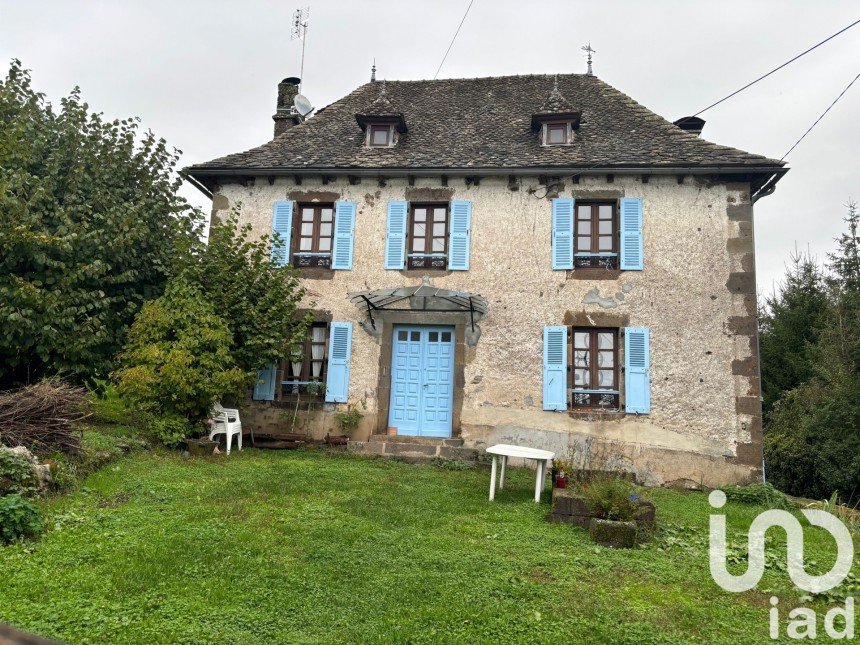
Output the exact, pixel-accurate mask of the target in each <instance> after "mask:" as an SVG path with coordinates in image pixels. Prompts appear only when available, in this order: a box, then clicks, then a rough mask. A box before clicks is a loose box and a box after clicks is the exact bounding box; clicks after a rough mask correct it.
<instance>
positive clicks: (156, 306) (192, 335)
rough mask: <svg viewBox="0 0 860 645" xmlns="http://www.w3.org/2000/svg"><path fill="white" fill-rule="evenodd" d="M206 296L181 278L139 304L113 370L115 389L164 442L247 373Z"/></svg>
mask: <svg viewBox="0 0 860 645" xmlns="http://www.w3.org/2000/svg"><path fill="white" fill-rule="evenodd" d="M215 311H216V309H215V308H214V307H213V306H212V303H211V302H210V301H209V299H208V298H207V297H206V296H205V295H204V294H203V293H202V292H201V291H200V290H199V289H198V288H197V287H196V286H195V285H192V284H190V283H189V282H188V281H187V280H185V279H184V278H177V279H175V280H172V281H171V282H170V284H169V285H168V287H167V291H166V292H165V293H164V295H163V296H161V297H160V298H158V299H156V300H153V301H151V302H148V303H146V304H145V305H144V306H143V309H142V310H141V312H140V314H139V315H138V316H137V319H136V320H135V321H134V324H133V325H132V326H131V330H130V331H129V334H128V344H127V345H126V347H125V349H124V350H123V352H122V354H121V360H122V367H121V368H120V369H119V370H117V371H116V373H115V374H114V376H115V378H116V380H117V383H118V389H119V391H120V394H122V395H123V396H124V397H126V398H127V399H128V400H129V401H130V402H131V404H132V406H133V407H134V408H135V410H136V411H137V412H139V413H140V414H141V415H144V416H145V417H146V418H147V419H148V420H149V421H150V422H151V423H150V426H151V427H154V428H155V432H156V434H158V435H160V436H159V438H160V439H161V440H162V441H164V442H165V443H167V444H174V443H177V442H178V441H179V440H181V439H182V438H183V437H184V436H186V433H187V431H188V430H189V429H191V428H193V426H194V424H199V422H200V421H202V420H203V419H204V418H206V417H207V416H208V414H209V411H210V409H211V407H212V404H213V403H215V402H216V401H218V400H219V399H220V398H221V397H223V396H225V395H235V394H238V393H239V392H240V391H241V389H242V387H243V386H245V385H248V383H250V381H251V379H252V378H253V375H251V374H249V373H248V372H246V371H244V370H242V369H241V368H240V367H238V366H237V365H236V363H235V361H234V360H233V356H232V351H231V350H232V334H231V333H230V330H229V329H228V328H227V324H226V323H225V322H224V320H223V319H222V318H221V317H220V316H218V314H217V313H215Z"/></svg>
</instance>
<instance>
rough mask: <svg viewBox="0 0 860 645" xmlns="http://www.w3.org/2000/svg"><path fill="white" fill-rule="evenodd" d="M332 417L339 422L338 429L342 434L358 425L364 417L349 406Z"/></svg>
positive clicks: (346, 433)
mask: <svg viewBox="0 0 860 645" xmlns="http://www.w3.org/2000/svg"><path fill="white" fill-rule="evenodd" d="M334 417H335V419H337V422H338V423H339V424H340V431H341V432H342V433H343V434H344V435H348V434H349V433H350V432H352V431H353V430H355V429H356V428H357V427H358V424H359V422H360V421H361V420H362V419H363V418H364V415H363V414H362V413H361V412H359V411H358V410H356V409H355V408H353V407H351V406H350V407H349V409H348V410H347V411H346V412H338V413H337V414H336V415H334Z"/></svg>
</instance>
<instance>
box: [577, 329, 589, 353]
mask: <svg viewBox="0 0 860 645" xmlns="http://www.w3.org/2000/svg"><path fill="white" fill-rule="evenodd" d="M573 346H574V347H576V348H577V349H588V348H589V347H590V346H591V334H589V333H588V332H587V331H578V332H574V334H573Z"/></svg>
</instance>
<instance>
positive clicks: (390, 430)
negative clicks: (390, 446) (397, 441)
mask: <svg viewBox="0 0 860 645" xmlns="http://www.w3.org/2000/svg"><path fill="white" fill-rule="evenodd" d="M386 434H387V435H388V436H389V437H396V436H397V428H395V427H394V426H388V432H386Z"/></svg>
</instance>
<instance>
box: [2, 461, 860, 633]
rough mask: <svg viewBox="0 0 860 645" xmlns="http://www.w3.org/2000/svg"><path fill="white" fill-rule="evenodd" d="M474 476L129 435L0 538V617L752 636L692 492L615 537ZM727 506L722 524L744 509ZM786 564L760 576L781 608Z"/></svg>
mask: <svg viewBox="0 0 860 645" xmlns="http://www.w3.org/2000/svg"><path fill="white" fill-rule="evenodd" d="M488 482H489V473H488V472H487V470H485V469H480V468H476V469H472V470H465V471H451V470H444V469H441V468H439V467H435V466H413V465H409V464H405V463H399V462H393V461H383V460H374V459H366V458H357V457H350V456H346V455H337V454H328V453H326V452H324V451H321V450H307V451H297V452H264V451H256V450H248V449H246V450H245V451H243V452H241V453H235V452H234V453H233V454H232V455H231V456H230V457H229V458H220V459H213V460H211V461H205V460H193V461H184V460H182V459H181V458H180V457H179V456H178V455H176V454H172V453H166V452H153V453H137V454H134V455H133V456H130V457H127V458H125V459H123V460H121V461H118V462H114V463H113V464H111V465H108V466H107V467H105V468H104V469H102V470H101V471H99V472H96V473H95V474H93V475H91V476H90V477H89V478H88V479H87V480H86V482H85V484H84V488H82V489H81V490H79V491H78V492H76V493H74V494H72V495H69V496H65V497H61V498H58V499H55V500H51V501H47V502H44V503H43V507H44V510H45V512H46V513H47V515H48V516H49V520H50V521H49V525H51V526H54V525H56V526H55V528H54V529H53V530H51V531H50V533H48V534H47V535H46V536H45V537H44V538H43V539H42V540H41V541H40V542H38V543H32V544H28V545H14V546H10V547H5V548H0V621H6V622H10V623H12V624H14V625H16V626H19V627H22V628H24V629H27V630H29V631H33V632H36V633H39V634H43V635H46V636H50V637H54V638H58V639H62V640H65V641H68V642H73V643H80V642H111V643H125V642H134V643H152V642H184V643H192V642H193V643H200V642H219V643H226V642H229V643H269V642H290V643H295V642H319V641H329V642H330V641H341V642H342V641H410V642H414V641H425V642H431V641H432V642H438V641H448V642H465V641H473V642H474V641H477V642H491V641H492V642H511V641H532V642H537V641H539V642H556V643H559V642H575V641H581V640H587V641H589V642H610V641H611V642H636V643H642V642H690V641H702V642H726V643H729V642H731V643H738V642H763V641H765V640H767V628H768V613H767V612H768V608H769V605H768V602H767V600H768V598H769V595H770V594H769V593H762V592H749V593H746V594H741V595H736V594H729V593H726V592H723V591H721V590H720V589H719V588H718V587H717V586H716V585H715V584H714V583H713V582H712V581H711V578H710V575H709V573H708V563H707V551H706V548H707V522H708V513H709V510H710V507H709V506H708V504H707V499H706V497H705V495H704V494H701V493H678V492H672V491H667V490H655V491H653V493H652V498H653V500H654V501H655V503H656V504H657V507H658V518H659V520H660V521H661V522H663V523H664V524H666V525H670V526H675V525H677V526H681V525H683V526H686V527H689V530H688V531H687V533H686V534H685V533H683V532H681V531H679V530H677V529H670V531H669V537H668V538H667V540H668V543H669V544H670V546H666V544H667V541H666V540H661V541H657V542H654V543H652V544H651V545H649V546H647V547H645V548H640V549H635V550H619V551H615V550H611V549H605V548H601V547H597V546H595V545H593V544H592V543H591V542H590V541H589V539H588V536H587V534H586V532H585V531H584V530H582V529H578V528H572V527H570V526H566V525H555V524H549V523H547V522H546V521H545V520H544V515H545V514H546V513H547V511H548V509H549V504H548V501H546V500H547V498H548V491H547V493H546V494H545V498H544V499H545V501H544V503H543V504H540V505H536V504H534V502H533V501H532V499H531V497H532V495H533V483H534V480H533V474H532V473H531V472H529V471H520V470H517V469H514V471H513V472H512V473H511V475H510V478H509V482H510V484H509V486H508V487H507V489H506V490H505V491H502V492H500V493H499V494H498V495H497V498H496V501H495V502H493V503H489V502H488V501H487V488H488ZM726 508H727V512H728V514H729V520H730V526H734V527H739V526H741V525H743V526H744V527H746V526H748V523H749V521H750V520H751V519H752V517H753V516H754V515H755V514H756V513H757V512H758V511H759V510H760V509H757V508H755V507H751V506H746V505H733V504H731V503H730V504H729V505H727V507H726ZM808 533H809V534H810V535H809V538H810V539H809V540H808V542H809V544H808V547H809V549H810V550H811V552H812V554H813V555H814V556H815V558H816V560H817V563H818V565H819V566H821V567H827V566H829V564H831V563H832V562H833V556H832V554H829V553H828V547H827V545H828V540H827V536H826V534H824V535H821V533H822V531H820V530H817V529H809V530H808ZM661 545H662V546H661ZM783 553H784V552H783ZM858 564H860V562H855V569H854V570H855V571H857V565H858ZM784 578H785V576H784V575H783V574H779V572H777V571H772V572H771V571H769V572H768V574H767V575H766V577H765V580H764V581H763V583H762V586H763V587H765V588H766V589H767V591H774V590H775V591H776V592H777V593H778V594H779V595H780V596H781V597H782V598H783V601H782V603H781V608H782V609H783V610H784V611H786V612H787V611H788V609H790V608H793V607H795V606H797V605H799V604H801V602H800V601H799V600H798V597H799V595H798V594H797V593H796V592H794V591H793V590H792V589H791V587H790V583H789V582H788V581H787V580H784ZM804 604H807V605H809V603H804ZM819 606H824V605H819ZM783 620H784V614H783ZM783 633H784V629H783ZM822 636H823V634H822Z"/></svg>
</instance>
